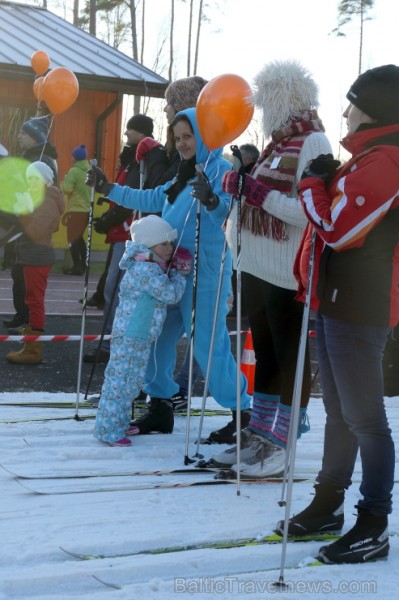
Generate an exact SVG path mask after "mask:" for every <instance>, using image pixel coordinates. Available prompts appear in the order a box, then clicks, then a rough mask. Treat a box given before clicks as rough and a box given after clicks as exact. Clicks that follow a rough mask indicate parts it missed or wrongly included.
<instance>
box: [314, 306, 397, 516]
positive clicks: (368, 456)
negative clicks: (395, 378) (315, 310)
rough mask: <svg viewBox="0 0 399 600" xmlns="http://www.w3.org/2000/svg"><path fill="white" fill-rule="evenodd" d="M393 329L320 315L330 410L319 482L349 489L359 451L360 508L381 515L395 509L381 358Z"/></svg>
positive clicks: (322, 368)
mask: <svg viewBox="0 0 399 600" xmlns="http://www.w3.org/2000/svg"><path fill="white" fill-rule="evenodd" d="M389 331H390V330H389V328H388V327H375V326H371V325H357V324H355V323H349V322H346V321H341V320H339V319H331V318H329V317H325V316H323V315H321V314H318V315H317V318H316V341H317V354H318V361H319V368H320V376H321V383H322V388H323V402H324V407H325V410H326V413H327V419H326V425H325V435H324V456H323V462H322V469H321V471H320V472H319V474H318V477H317V480H318V482H319V483H321V484H329V485H334V486H337V487H342V488H347V487H349V485H350V484H351V478H352V474H353V469H354V465H355V460H356V456H357V453H358V450H360V459H361V462H362V471H363V475H362V482H361V485H360V493H361V495H362V496H363V499H362V500H360V501H359V502H358V506H360V507H361V508H364V509H366V510H368V511H370V512H371V513H372V514H374V515H376V516H382V515H387V514H389V513H390V512H391V511H392V494H391V492H392V488H393V484H394V470H395V448H394V443H393V440H392V436H391V430H390V428H389V425H388V420H387V417H386V412H385V406H384V382H383V374H382V358H383V353H384V347H385V343H386V340H387V336H388V333H389Z"/></svg>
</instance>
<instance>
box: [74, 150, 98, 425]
mask: <svg viewBox="0 0 399 600" xmlns="http://www.w3.org/2000/svg"><path fill="white" fill-rule="evenodd" d="M90 164H91V165H92V166H97V160H96V159H95V158H93V159H92V160H91V161H90ZM95 193H96V186H95V182H94V185H93V187H92V188H91V193H90V209H89V222H88V225H87V244H86V264H85V267H86V270H85V283H84V288H83V306H82V321H81V328H80V344H79V362H78V378H77V383H76V407H75V417H74V418H75V420H76V421H79V420H80V417H79V396H80V382H81V378H82V357H83V344H84V332H85V324H86V305H87V293H88V289H89V273H90V254H91V238H92V232H93V215H94V197H95Z"/></svg>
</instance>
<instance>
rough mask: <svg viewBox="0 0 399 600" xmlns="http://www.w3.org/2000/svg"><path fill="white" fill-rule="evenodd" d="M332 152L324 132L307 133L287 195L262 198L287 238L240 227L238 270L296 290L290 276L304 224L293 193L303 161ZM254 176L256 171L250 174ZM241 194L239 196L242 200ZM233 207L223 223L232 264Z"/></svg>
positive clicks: (234, 226) (263, 205)
mask: <svg viewBox="0 0 399 600" xmlns="http://www.w3.org/2000/svg"><path fill="white" fill-rule="evenodd" d="M330 152H332V150H331V145H330V143H329V141H328V139H327V137H326V136H325V134H324V133H319V132H315V133H312V134H310V135H309V136H307V138H306V140H305V142H304V144H303V146H302V149H301V152H300V154H299V161H298V168H297V172H296V176H295V182H294V184H293V186H292V189H291V192H290V195H286V194H282V193H280V192H278V191H271V192H269V193H268V194H267V196H266V198H265V200H264V201H263V204H262V208H263V209H264V210H266V211H267V212H268V213H270V214H271V215H273V216H274V217H277V218H278V219H281V221H284V222H285V223H286V230H287V235H288V239H287V240H286V241H277V240H274V239H272V238H268V237H266V236H260V235H254V234H253V233H252V232H251V231H250V230H248V229H244V228H243V227H242V228H241V271H243V272H245V273H249V274H250V275H254V276H255V277H258V278H259V279H263V280H264V281H268V282H269V283H272V284H274V285H277V286H278V287H282V288H286V289H290V290H296V289H297V287H298V286H297V282H296V280H295V277H294V275H293V266H294V260H295V256H296V253H297V250H298V246H299V242H300V240H301V237H302V232H303V230H304V228H305V227H306V224H307V219H306V217H305V213H304V212H303V210H302V206H301V203H300V201H299V199H298V196H297V191H296V189H297V184H298V182H299V180H300V177H301V175H302V172H303V170H304V168H305V166H306V164H307V163H308V162H309V161H310V160H312V159H313V158H316V157H317V156H318V155H319V154H328V153H330ZM252 176H253V177H254V178H256V171H254V173H253V174H252ZM244 199H245V196H244V195H243V196H242V200H243V201H244ZM236 227H237V210H236V206H234V208H233V210H232V211H231V213H230V215H229V217H228V220H227V226H226V237H227V242H228V244H229V247H230V249H231V251H232V254H233V260H234V265H236V254H237V252H236V246H237V229H236Z"/></svg>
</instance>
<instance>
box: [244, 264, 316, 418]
mask: <svg viewBox="0 0 399 600" xmlns="http://www.w3.org/2000/svg"><path fill="white" fill-rule="evenodd" d="M242 280H243V293H244V295H245V301H246V302H245V304H246V309H247V315H248V320H249V325H250V328H251V332H252V340H253V345H254V351H255V358H256V369H255V394H256V392H258V393H261V394H272V395H275V394H276V395H279V396H280V397H281V402H282V403H283V404H284V405H286V406H291V404H292V400H293V389H294V381H295V371H296V366H297V358H298V349H299V339H300V333H301V327H302V317H303V305H302V303H301V302H297V301H296V300H295V294H296V292H295V291H294V290H287V289H285V288H280V287H277V286H275V285H272V284H271V283H268V282H267V281H263V280H262V279H258V278H257V277H254V276H253V275H249V274H248V273H242ZM310 388H311V374H310V358H309V349H308V346H307V347H306V356H305V365H304V373H303V386H302V397H301V407H302V408H304V407H306V406H307V405H308V402H309V396H310Z"/></svg>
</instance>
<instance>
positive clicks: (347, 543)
mask: <svg viewBox="0 0 399 600" xmlns="http://www.w3.org/2000/svg"><path fill="white" fill-rule="evenodd" d="M356 508H357V509H358V517H357V521H356V523H355V525H354V527H352V529H350V530H349V531H348V533H346V534H345V535H343V536H342V537H341V538H340V539H339V540H337V541H336V542H334V543H332V544H330V545H329V546H322V547H321V548H320V550H319V554H318V556H317V559H318V560H320V561H321V562H324V563H337V564H339V563H364V562H367V561H369V560H379V559H381V558H383V559H385V558H386V557H387V556H388V553H389V533H388V517H387V515H383V516H381V517H376V516H375V515H373V514H372V513H371V512H369V511H368V510H365V509H364V508H360V507H358V506H357V507H356Z"/></svg>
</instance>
